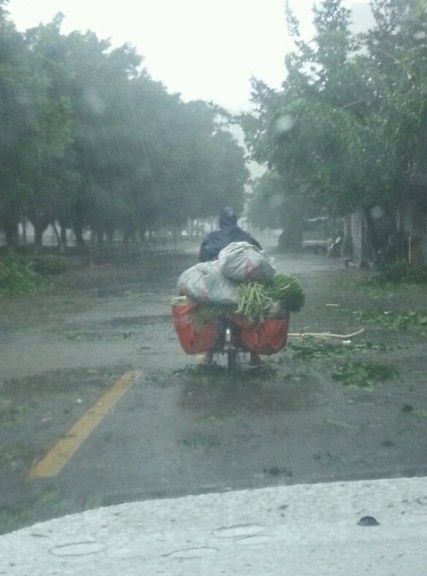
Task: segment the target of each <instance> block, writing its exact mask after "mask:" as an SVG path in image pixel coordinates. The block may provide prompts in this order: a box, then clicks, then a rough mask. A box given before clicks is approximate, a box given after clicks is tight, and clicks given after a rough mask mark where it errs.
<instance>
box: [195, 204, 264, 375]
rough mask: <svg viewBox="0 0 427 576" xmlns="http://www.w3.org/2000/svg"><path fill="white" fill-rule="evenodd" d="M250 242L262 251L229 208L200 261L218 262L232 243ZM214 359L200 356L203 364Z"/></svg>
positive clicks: (208, 354)
mask: <svg viewBox="0 0 427 576" xmlns="http://www.w3.org/2000/svg"><path fill="white" fill-rule="evenodd" d="M243 241H244V242H249V244H253V245H254V246H256V247H257V248H259V249H260V250H262V247H261V244H260V243H259V242H258V241H257V240H255V238H253V237H252V236H251V235H250V234H249V232H246V231H245V230H243V229H242V228H240V226H239V225H238V224H237V216H236V214H235V212H234V211H233V209H232V208H230V207H229V206H227V207H225V208H223V209H222V210H221V212H220V214H219V229H218V230H213V231H212V232H209V234H207V236H206V237H205V238H204V240H203V242H202V244H201V246H200V251H199V261H200V262H208V261H209V260H216V259H217V258H218V254H219V253H220V252H221V250H222V249H223V248H225V247H226V246H228V244H230V243H231V242H243ZM250 356H251V364H255V365H256V364H259V363H260V362H261V358H260V357H259V355H258V354H257V353H256V352H251V354H250ZM212 359H213V354H212V352H209V351H208V352H204V353H203V354H201V355H200V362H201V363H202V364H211V363H212Z"/></svg>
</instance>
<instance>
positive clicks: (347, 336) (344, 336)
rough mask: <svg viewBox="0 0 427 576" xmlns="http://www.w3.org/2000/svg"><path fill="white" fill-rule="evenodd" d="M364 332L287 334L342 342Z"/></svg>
mask: <svg viewBox="0 0 427 576" xmlns="http://www.w3.org/2000/svg"><path fill="white" fill-rule="evenodd" d="M364 331H365V329H364V328H362V329H361V330H358V331H357V332H353V333H352V334H332V333H331V332H289V333H288V336H293V337H295V338H307V337H312V338H340V339H342V340H349V339H350V338H353V337H354V336H359V334H362V332H364Z"/></svg>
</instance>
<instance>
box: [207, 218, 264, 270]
mask: <svg viewBox="0 0 427 576" xmlns="http://www.w3.org/2000/svg"><path fill="white" fill-rule="evenodd" d="M242 241H244V242H249V244H253V245H254V246H257V248H260V249H261V245H260V244H259V242H257V241H256V240H255V238H253V237H252V236H251V235H250V234H249V233H248V232H246V231H245V230H242V228H240V226H238V225H237V218H236V215H235V214H234V212H233V210H232V209H231V208H224V209H223V210H222V211H221V213H220V215H219V230H214V231H213V232H210V233H209V234H208V235H207V236H206V238H205V239H204V240H203V242H202V245H201V246H200V252H199V261H200V262H207V261H208V260H215V259H216V258H218V254H219V253H220V251H221V250H222V249H223V248H225V247H226V246H228V244H230V243H231V242H242Z"/></svg>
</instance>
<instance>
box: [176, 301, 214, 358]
mask: <svg viewBox="0 0 427 576" xmlns="http://www.w3.org/2000/svg"><path fill="white" fill-rule="evenodd" d="M196 309H197V305H196V304H194V303H191V304H184V305H179V306H172V319H173V323H174V326H175V330H176V332H177V334H178V338H179V342H180V344H181V347H182V349H183V350H184V351H185V352H187V354H199V353H200V352H205V351H206V350H213V349H214V348H215V346H216V344H217V342H218V339H219V334H220V332H219V328H218V326H217V324H215V323H214V322H212V323H209V324H208V323H206V322H203V323H202V322H200V319H198V318H197V315H195V311H196Z"/></svg>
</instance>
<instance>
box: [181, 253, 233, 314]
mask: <svg viewBox="0 0 427 576" xmlns="http://www.w3.org/2000/svg"><path fill="white" fill-rule="evenodd" d="M177 287H178V290H179V293H180V294H181V295H184V296H189V297H190V298H192V299H193V300H195V301H196V302H199V303H202V304H209V303H212V304H221V305H224V306H230V305H237V304H238V302H239V293H238V290H237V284H236V283H235V282H233V281H232V280H230V279H229V278H227V277H226V276H224V275H223V274H222V273H221V271H220V269H219V265H218V261H217V260H213V261H210V262H199V263H198V264H195V265H194V266H192V267H191V268H188V269H187V270H185V271H184V272H183V273H182V274H181V276H180V277H179V278H178V285H177Z"/></svg>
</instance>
